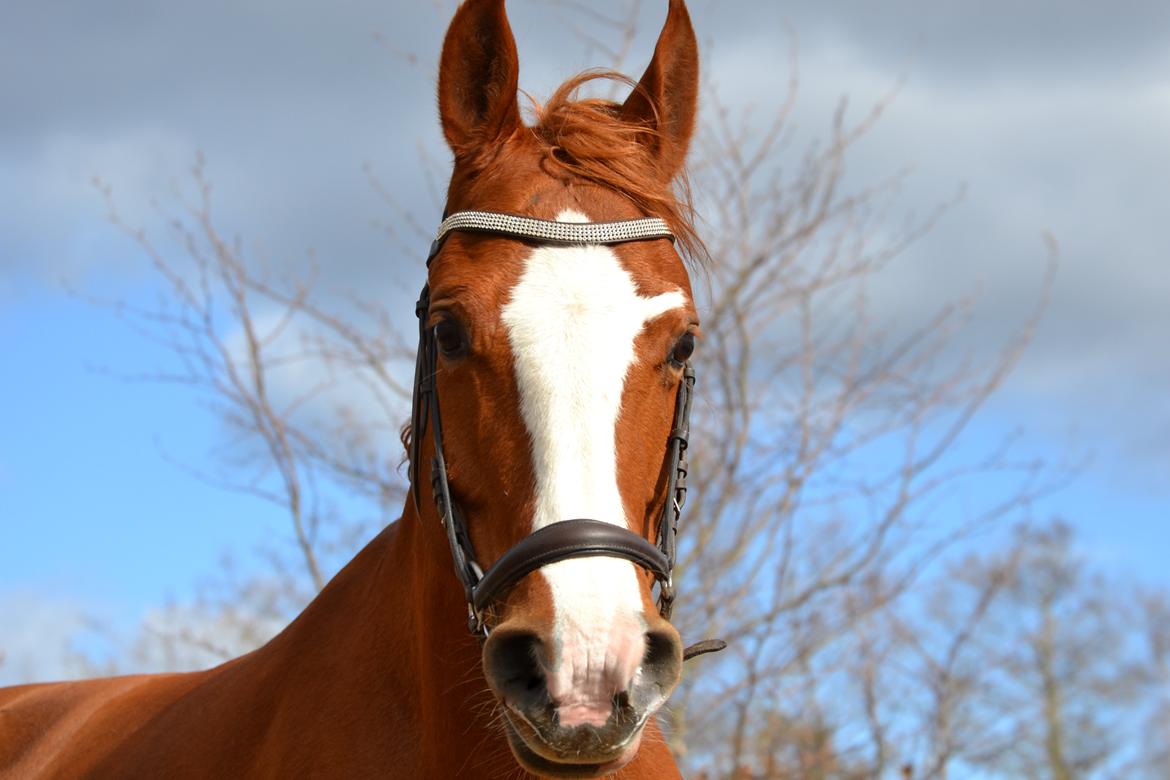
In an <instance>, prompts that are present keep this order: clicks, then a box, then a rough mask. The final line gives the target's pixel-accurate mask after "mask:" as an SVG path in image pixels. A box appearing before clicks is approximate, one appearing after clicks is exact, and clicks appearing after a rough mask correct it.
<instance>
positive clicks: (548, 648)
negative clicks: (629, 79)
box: [412, 0, 701, 776]
mask: <svg viewBox="0 0 1170 780" xmlns="http://www.w3.org/2000/svg"><path fill="white" fill-rule="evenodd" d="M518 69H519V63H518V60H517V55H516V44H515V41H514V39H513V36H512V32H511V29H510V27H509V24H508V20H507V17H506V15H505V11H504V2H503V0H467V2H465V3H464V4H463V5H462V6H461V7H460V9H459V11H458V12H457V14H456V16H455V18H454V20H453V21H452V23H451V26H450V28H449V30H448V32H447V35H446V39H445V41H444V45H443V53H442V59H441V64H440V69H439V89H438V98H439V100H438V102H439V114H440V119H441V124H442V129H443V133H444V135H445V137H446V140H447V142H448V145H449V146H450V148H451V150H452V152H453V154H454V169H453V173H452V177H451V182H450V186H449V190H448V195H447V212H448V213H449V214H452V215H455V214H459V215H466V214H468V213H471V214H487V215H517V216H520V217H525V218H531V219H533V220H540V221H544V222H545V223H548V222H555V223H562V224H563V223H610V222H615V221H627V220H640V221H641V223H645V222H646V221H647V218H657V219H658V220H660V222H661V224H662V225H664V226H665V230H662V231H659V232H658V233H657V234H656V235H655V234H653V233H652V234H651V235H650V236H649V237H648V238H645V239H644V240H626V239H621V240H618V241H612V242H608V241H607V242H602V241H596V240H594V239H586V240H582V241H564V242H555V241H554V242H548V241H542V240H540V239H539V237H537V236H535V235H534V234H533V233H531V232H527V233H526V232H524V231H522V230H521V231H516V230H511V231H509V230H492V229H490V228H485V227H483V226H482V225H481V226H480V228H481V229H478V230H469V229H456V230H453V231H452V232H449V233H447V234H446V235H445V236H443V238H442V243H441V245H440V244H438V243H437V244H436V247H435V249H434V251H433V252H432V259H431V262H430V263H429V271H428V281H427V289H426V291H425V294H424V297H423V299H422V300H421V301H420V308H419V315H420V321H421V329H420V331H421V338H422V341H423V343H424V345H425V346H424V348H423V349H421V350H420V367H419V372H420V373H419V377H418V380H417V381H420V382H423V383H425V384H426V387H427V388H429V389H428V390H426V391H425V392H424V393H423V395H424V396H425V395H426V394H427V393H433V395H434V403H433V408H430V407H427V408H421V409H420V404H426V401H425V400H423V401H420V400H419V398H418V397H417V396H416V412H415V429H414V431H413V436H414V437H415V443H414V450H413V463H412V473H413V474H414V475H415V485H414V490H415V492H416V497H417V496H418V495H419V494H420V493H422V494H424V495H426V494H429V493H431V492H432V490H428V489H427V485H426V484H425V483H426V482H428V481H429V482H430V483H431V486H432V489H433V491H435V493H436V495H438V496H439V498H440V501H439V506H438V513H439V514H440V515H443V514H444V512H445V511H446V512H449V513H450V514H451V516H452V518H453V519H452V520H451V521H450V522H451V523H452V528H451V529H450V531H449V535H450V536H451V537H452V550H453V552H454V554H455V556H456V563H457V567H460V566H462V567H464V568H463V569H461V574H460V576H461V578H463V579H464V585H465V588H467V590H468V600H469V602H472V606H471V611H472V613H473V617H472V624H473V628H475V629H476V630H477V631H482V635H483V639H484V641H483V651H482V664H483V674H484V677H485V678H486V680H487V683H488V685H489V687H490V689H491V692H492V694H493V695H494V697H495V699H496V701H497V702H498V704H499V708H500V710H501V711H502V713H503V717H502V719H501V720H502V723H503V725H504V728H505V729H506V731H507V734H508V740H509V744H510V745H511V748H512V751H513V753H514V754H515V756H516V757H517V759H518V760H519V761H520V763H521V765H523V766H524V767H526V768H527V769H529V770H531V771H534V772H537V773H539V774H542V775H556V776H594V775H598V774H605V773H608V772H612V771H614V770H615V769H617V768H619V767H621V766H622V765H624V764H625V763H626V762H628V761H629V760H630V759H631V758H632V757H633V756H634V755H635V754H636V753H637V751H638V747H639V743H640V740H641V737H642V733H643V728H644V726H645V724H646V723H647V721H648V719H650V718H651V717H652V716H653V715H654V713H655V712H656V711H657V710H658V709H659V708H660V707H661V706H662V704H663V703H664V702H665V701H666V699H667V698H668V696H669V695H670V693H671V691H672V690H673V689H674V687H675V686H676V685H677V683H678V681H679V678H680V674H681V669H682V660H683V658H682V657H683V652H682V644H681V641H680V639H679V635H678V632H677V631H676V630H675V629H674V627H673V626H672V625H671V624H670V623H669V622H668V620H667V619H666V618H665V617H664V615H663V613H664V610H663V609H662V608H661V607H662V599H663V598H667V597H668V595H669V594H666V595H664V594H661V593H659V594H658V596H657V603H656V593H655V588H656V579H657V588H658V589H659V590H662V589H668V588H669V587H670V583H669V582H668V581H666V582H664V581H663V579H664V577H663V576H662V575H663V572H662V571H661V566H660V565H659V564H655V563H654V562H653V561H650V562H649V563H647V562H646V561H645V560H644V559H645V558H646V556H650V557H653V556H652V555H651V553H652V552H654V551H655V550H656V549H657V548H656V547H655V546H656V545H657V546H661V543H662V533H663V531H662V529H661V525H662V523H663V518H664V517H665V516H666V515H669V512H668V511H667V512H664V508H665V509H666V510H669V508H670V503H669V502H672V501H674V498H675V497H674V495H668V493H672V492H673V491H672V488H673V487H674V484H675V483H674V481H673V480H672V478H671V472H672V471H673V470H674V469H675V467H676V466H677V463H674V462H672V461H671V458H670V452H671V446H675V445H672V441H673V439H672V437H675V438H677V434H678V431H677V429H676V427H675V426H676V422H677V418H678V416H679V410H680V403H682V402H683V396H684V392H685V391H689V387H685V386H684V385H685V382H686V379H685V378H684V374H685V373H686V367H687V361H688V360H689V358H690V356H691V352H692V350H693V349H694V347H695V341H696V337H697V336H698V327H699V326H698V317H697V314H696V311H695V306H694V302H693V299H692V293H691V287H690V282H689V278H688V274H687V268H686V265H685V264H684V262H683V259H682V256H681V255H680V249H681V250H683V251H684V252H685V251H686V250H687V249H691V250H694V249H695V248H697V247H699V246H701V245H700V244H699V243H698V240H697V238H695V235H694V232H693V228H692V227H691V222H690V216H691V215H690V211H689V208H688V206H687V202H686V199H685V197H683V198H680V197H679V196H677V195H676V192H677V188H676V187H675V186H674V184H675V181H676V178H677V177H678V176H679V175H680V174H681V173H682V167H683V162H684V159H685V156H686V151H687V147H688V144H689V141H690V137H691V135H692V131H693V128H694V120H695V112H696V99H697V92H698V50H697V45H696V41H695V35H694V32H693V30H692V28H691V23H690V19H689V16H688V14H687V10H686V7H685V5H684V3H683V2H682V0H671V2H670V10H669V14H668V18H667V21H666V24H665V26H664V28H663V30H662V33H661V36H660V38H659V41H658V44H657V46H656V48H655V52H654V56H653V59H652V61H651V63H650V65H649V67H648V68H647V69H646V72H645V74H644V75H643V77H642V79H641V80H640V81H639V82H638V83H637V84H636V85H633V89H632V90H631V92H630V95H629V97H628V98H627V99H626V100H625V101H624V102H622V103H614V102H609V101H604V100H599V99H577V97H576V93H577V88H578V87H580V86H581V84H583V83H584V82H585V81H587V80H589V79H590V78H592V77H594V76H593V75H590V74H586V75H583V76H579V77H577V78H575V79H572V80H570V81H569V82H567V83H566V84H565V85H564V86H562V87H561V88H560V89H559V90H558V91H557V92H556V94H555V95H554V96H553V97H552V98H551V99H550V100H549V102H548V103H547V104H546V105H544V106H540V107H537V108H536V121H535V123H534V124H533V125H531V126H529V125H526V124H525V122H524V121H523V120H522V118H521V113H520V105H519V102H518V89H517V76H518ZM641 223H639V224H641ZM670 236H673V238H674V239H675V240H673V241H672V240H671V238H670ZM692 381H693V380H692ZM680 387H682V388H683V389H682V391H680ZM686 403H687V405H688V406H689V399H688V400H686ZM439 409H441V410H442V411H441V414H442V417H441V426H442V428H441V431H442V432H441V436H438V435H436V436H433V437H432V436H430V435H429V434H428V433H424V431H423V430H421V428H422V427H423V426H424V425H427V424H429V425H430V427H431V428H432V429H434V428H436V426H437V425H439V417H438V410H439ZM428 410H429V411H430V414H429V416H428V415H427V412H428ZM683 446H684V447H685V440H684V442H683ZM676 449H677V448H676ZM428 467H429V469H430V470H431V473H430V475H429V476H430V479H429V480H427V479H425V478H424V477H422V476H421V474H422V473H423V472H424V471H426V469H427V468H428ZM436 470H441V473H436ZM420 483H422V484H420ZM581 518H588V519H590V520H591V524H590V525H589V529H590V532H591V533H592V532H593V531H596V530H597V529H598V528H601V526H600V525H599V524H605V528H602V529H601V530H602V531H605V530H606V529H609V528H610V527H617V528H619V529H621V530H622V531H624V532H625V534H624V536H623V535H622V534H614V533H610V534H608V536H606V534H604V533H603V534H602V536H605V537H606V538H607V539H608V541H607V543H606V544H608V548H607V547H606V544H601V545H600V547H601V548H602V549H601V550H600V553H599V552H598V550H592V551H591V552H588V553H582V552H581V549H580V548H581V547H582V545H583V544H584V543H583V542H581V540H580V538H579V535H578V536H575V537H574V538H571V539H568V540H560V541H558V540H557V539H556V537H555V535H556V533H557V532H558V531H559V530H561V529H564V530H566V531H569V530H572V531H573V533H574V534H577V533H578V531H579V530H580V529H582V528H584V527H585V526H584V525H583V524H582V521H581V520H580V519H581ZM425 519H426V517H424V521H425ZM440 519H442V518H440ZM565 521H573V523H575V525H564V526H558V524H562V523H565ZM668 523H669V520H668ZM553 526H557V528H553V530H552V531H551V532H550V531H545V532H544V533H543V534H541V535H540V536H539V538H540V539H542V540H548V541H545V542H542V543H541V544H540V545H538V546H540V550H539V553H540V554H542V555H547V556H549V557H548V559H550V560H552V562H549V563H540V564H539V565H535V564H534V565H532V566H528V567H524V566H522V567H521V571H519V572H518V573H516V576H515V577H512V578H509V580H508V582H507V583H506V587H505V588H501V589H500V590H499V592H493V593H492V594H491V597H490V599H488V601H487V603H483V604H480V603H476V600H475V599H474V598H473V596H472V591H474V590H475V588H476V582H477V580H478V578H479V577H480V576H481V574H482V569H487V570H488V571H489V574H490V573H491V569H492V566H493V564H497V563H499V562H500V561H501V559H504V558H506V556H507V555H508V554H509V551H513V550H516V549H517V545H519V544H522V543H524V542H525V540H526V539H532V538H534V537H533V535H534V534H538V532H542V531H544V529H549V528H550V527H553ZM635 536H636V537H637V538H636V539H630V541H629V542H628V543H627V542H626V541H623V540H624V539H627V538H631V537H635ZM639 542H640V543H641V544H639ZM671 543H672V542H671ZM558 544H564V546H565V547H566V548H569V547H573V549H575V550H576V551H575V552H573V553H572V554H571V555H566V556H560V557H558V555H557V554H556V553H557V546H558ZM574 545H575V547H574ZM627 547H628V548H630V549H631V550H634V551H635V553H637V554H634V553H628V551H627V552H626V553H620V554H619V553H615V554H609V553H607V552H606V550H607V549H610V550H611V551H612V549H618V548H620V549H621V550H625V549H626V548H627ZM646 548H649V549H650V550H651V553H647V552H641V551H643V550H644V549H646ZM472 551H474V552H472ZM639 555H641V556H643V558H639ZM670 555H673V550H672V549H671V550H670ZM472 556H474V559H473V558H472ZM464 557H465V558H466V559H467V560H466V561H463V560H461V559H462V558H464ZM640 560H641V561H642V562H641V563H637V562H635V561H640ZM472 561H473V562H472ZM520 563H521V564H523V563H524V562H523V561H521V562H520ZM670 563H672V561H671V562H670ZM481 567H482V569H481ZM656 569H657V575H658V576H657V577H656ZM666 578H667V579H668V578H669V566H667V567H666Z"/></svg>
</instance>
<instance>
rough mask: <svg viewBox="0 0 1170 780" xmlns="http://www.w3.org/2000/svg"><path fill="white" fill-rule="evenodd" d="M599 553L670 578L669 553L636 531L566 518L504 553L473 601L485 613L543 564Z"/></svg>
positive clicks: (586, 520) (659, 577)
mask: <svg viewBox="0 0 1170 780" xmlns="http://www.w3.org/2000/svg"><path fill="white" fill-rule="evenodd" d="M597 555H607V556H612V557H615V558H625V559H626V560H628V561H633V562H634V563H636V564H638V565H639V566H641V567H642V568H643V569H646V570H647V571H649V572H651V573H652V574H653V575H654V576H655V577H657V578H658V579H659V580H660V581H661V582H666V581H667V580H669V579H670V569H669V567H668V563H667V560H666V556H665V555H663V554H662V551H661V550H659V549H658V548H657V547H655V546H654V545H653V544H650V542H648V541H646V540H645V539H643V538H642V537H641V536H638V535H637V534H636V533H634V532H633V531H630V530H628V529H626V528H622V527H620V526H616V525H613V524H612V523H603V522H601V521H600V520H588V519H580V520H564V521H561V522H559V523H553V524H552V525H547V526H545V527H544V528H541V529H540V530H539V531H534V532H533V533H531V534H529V535H528V536H525V537H524V538H523V539H521V540H520V541H519V542H517V543H516V545H515V546H513V547H512V548H511V549H509V550H508V551H507V552H506V553H504V554H503V555H501V556H500V559H499V560H498V561H496V562H495V563H494V564H492V566H491V568H489V569H488V570H487V572H485V573H484V575H483V579H481V580H480V581H479V582H478V583H476V586H475V590H474V591H473V594H472V604H473V606H474V607H475V611H476V612H481V611H483V610H484V609H485V608H487V607H488V606H489V605H490V604H491V603H492V601H494V600H495V599H496V598H497V597H498V596H499V595H500V594H502V593H504V592H506V591H507V590H508V589H509V588H511V587H512V586H513V585H515V584H516V583H517V582H519V581H520V580H521V579H522V578H523V577H524V576H525V575H527V574H530V573H532V572H534V571H536V570H537V569H539V568H541V567H544V566H548V565H549V564H550V563H556V562H557V561H563V560H566V559H569V558H586V557H591V556H597Z"/></svg>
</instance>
